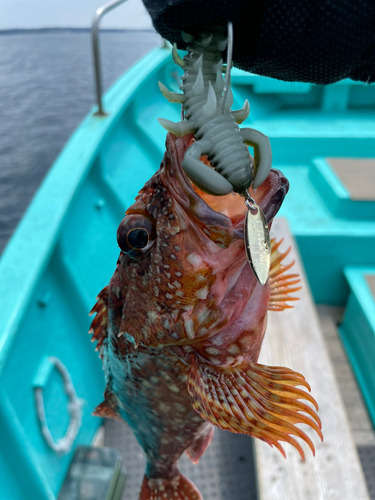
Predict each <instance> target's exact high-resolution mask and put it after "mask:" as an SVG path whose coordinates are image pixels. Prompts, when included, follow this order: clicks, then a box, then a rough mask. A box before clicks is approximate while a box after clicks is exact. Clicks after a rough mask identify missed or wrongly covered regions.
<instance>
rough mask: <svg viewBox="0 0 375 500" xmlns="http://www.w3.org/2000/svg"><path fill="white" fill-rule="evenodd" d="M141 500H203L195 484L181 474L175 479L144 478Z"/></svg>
mask: <svg viewBox="0 0 375 500" xmlns="http://www.w3.org/2000/svg"><path fill="white" fill-rule="evenodd" d="M139 500H203V498H202V495H201V494H200V493H199V491H198V489H197V488H196V487H195V486H194V484H193V483H192V482H191V481H189V479H188V478H187V477H185V476H184V475H183V474H181V472H178V476H176V477H175V478H173V479H163V478H156V479H148V478H147V476H145V477H144V478H143V483H142V488H141V493H140V495H139Z"/></svg>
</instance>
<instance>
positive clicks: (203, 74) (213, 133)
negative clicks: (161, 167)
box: [159, 33, 272, 196]
mask: <svg viewBox="0 0 375 500" xmlns="http://www.w3.org/2000/svg"><path fill="white" fill-rule="evenodd" d="M182 36H183V39H184V40H185V41H186V43H187V44H188V45H187V51H188V54H187V55H186V56H185V57H184V58H183V59H182V58H181V57H180V56H179V55H178V52H177V47H176V45H174V46H173V50H172V55H173V59H174V62H175V63H176V64H177V65H178V66H180V67H181V68H183V69H184V74H183V76H182V77H181V78H182V85H181V86H180V88H181V90H182V91H183V94H179V93H175V92H170V91H169V90H168V89H167V88H166V87H165V85H163V84H162V83H161V82H159V88H160V90H161V92H162V94H163V95H164V96H165V97H166V98H167V99H168V101H169V102H175V103H180V104H182V109H183V115H184V116H185V118H186V119H185V120H183V121H180V122H178V123H174V122H172V121H170V120H166V119H164V118H159V123H160V124H161V125H162V126H163V127H164V128H165V129H167V130H168V131H169V132H172V133H173V134H175V135H177V136H182V135H185V134H187V133H189V132H194V134H195V137H196V142H194V143H193V144H192V145H191V146H190V148H189V149H188V150H187V151H186V154H185V158H184V161H183V167H184V169H185V171H186V173H187V175H188V176H189V177H190V178H191V180H192V181H193V182H194V183H195V184H196V185H198V186H199V187H201V188H202V189H203V190H204V191H206V192H208V193H210V194H213V195H219V196H220V195H225V194H228V193H230V192H232V191H233V190H234V191H236V192H238V193H241V194H242V193H243V192H244V191H245V190H247V189H248V188H249V187H250V185H251V184H253V187H254V188H256V187H258V186H260V184H262V182H263V181H264V180H265V179H266V177H267V176H268V173H269V171H270V168H271V163H272V153H271V146H270V143H269V139H268V137H267V136H266V135H264V134H262V133H261V132H259V131H257V130H254V129H251V128H239V126H238V124H241V123H242V122H243V121H244V120H246V118H247V117H248V116H249V112H250V106H249V102H248V101H247V100H246V101H245V103H244V105H243V108H242V109H240V110H237V111H231V107H232V105H233V93H232V90H231V88H230V85H228V86H227V88H224V87H225V82H224V79H223V75H222V72H223V60H222V52H223V51H224V50H225V48H226V46H227V38H226V37H225V36H223V35H222V34H211V35H209V36H207V35H206V36H205V35H201V36H197V37H193V36H192V35H187V34H186V33H183V34H182ZM229 52H230V51H228V59H229V58H231V54H229ZM227 81H229V78H227ZM247 145H248V146H251V147H253V148H254V161H252V160H253V159H252V157H251V156H250V155H249V151H248V148H247ZM202 155H207V156H208V159H209V160H210V161H211V164H212V165H213V167H214V169H212V168H210V167H209V166H208V165H206V164H205V163H203V162H201V161H200V157H201V156H202ZM252 163H253V164H252Z"/></svg>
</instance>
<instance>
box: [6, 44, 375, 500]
mask: <svg viewBox="0 0 375 500" xmlns="http://www.w3.org/2000/svg"><path fill="white" fill-rule="evenodd" d="M158 81H162V82H163V83H164V84H166V85H167V87H168V88H170V89H171V90H173V91H178V89H179V87H178V83H179V73H178V68H177V67H176V66H175V65H174V63H173V61H172V57H171V50H170V48H168V47H161V48H157V49H155V50H154V51H152V52H151V53H150V54H148V55H147V56H146V57H145V58H143V59H142V60H141V61H139V62H138V64H136V65H135V66H134V67H133V68H132V69H130V70H129V71H128V72H127V73H126V74H124V75H123V76H122V77H121V78H120V79H119V80H118V81H117V83H116V84H115V85H114V86H113V87H112V88H111V89H110V90H109V91H108V92H107V93H106V95H105V96H104V100H103V106H104V110H105V113H106V114H105V115H97V114H95V111H96V107H95V108H93V110H92V112H91V113H90V114H89V115H88V116H87V117H86V118H85V120H84V121H83V122H82V124H81V125H80V126H79V127H78V129H77V130H76V131H75V133H74V134H73V136H72V137H71V138H70V140H69V142H68V144H67V145H66V147H65V148H64V150H63V151H62V153H61V154H60V156H59V158H58V159H57V160H56V162H55V164H54V165H53V167H52V168H51V170H50V172H49V174H48V176H47V177H46V179H45V180H44V182H43V184H42V186H41V187H40V189H39V191H38V192H37V194H36V196H35V197H34V199H33V201H32V203H31V205H30V206H29V208H28V210H27V213H26V214H25V216H24V217H23V219H22V221H21V223H20V224H19V226H18V228H17V230H16V232H15V233H14V235H13V237H12V239H11V241H10V242H9V244H8V246H7V248H6V250H5V251H4V254H3V255H2V257H1V260H0V304H1V305H0V310H1V315H0V381H1V382H0V401H1V405H0V429H1V431H0V432H1V440H0V485H1V498H4V499H11V500H26V499H38V500H44V499H45V500H47V499H48V500H52V499H56V498H57V496H58V493H59V490H60V488H61V485H62V482H63V480H64V477H65V475H66V473H67V469H68V467H69V464H70V462H71V459H72V454H73V452H74V450H75V448H76V447H77V445H79V444H88V443H90V441H91V440H92V438H93V436H94V434H95V432H96V430H97V428H98V426H99V425H100V424H101V421H100V419H98V418H95V417H93V416H92V415H91V412H92V410H93V408H94V407H95V406H96V405H97V404H99V403H100V402H101V401H102V395H103V389H104V377H103V371H102V367H101V361H100V360H99V358H98V355H97V352H95V350H94V346H93V344H91V342H90V337H89V335H88V333H87V332H88V330H89V327H90V318H89V316H88V313H89V311H90V309H91V308H92V306H93V305H94V303H95V297H96V295H97V293H98V292H99V291H100V290H101V289H102V288H103V287H104V286H105V285H106V284H107V283H108V281H109V279H110V277H111V275H112V272H113V269H114V267H115V264H116V260H117V256H118V248H117V243H116V229H117V226H118V224H119V222H120V221H121V219H122V217H123V214H124V212H125V210H126V208H127V207H128V206H129V205H130V204H131V203H132V202H133V200H134V197H135V196H136V194H137V192H138V190H139V189H140V188H141V187H142V186H143V184H144V183H145V181H146V180H148V179H149V178H150V176H151V175H152V174H153V173H154V172H155V171H156V169H157V168H158V167H159V165H160V162H161V159H162V157H163V153H164V143H165V136H166V133H165V130H164V129H163V128H162V127H161V126H160V125H159V124H158V122H157V118H158V117H163V118H168V119H170V120H173V121H178V120H179V116H180V110H179V107H178V106H177V105H175V104H170V103H169V102H167V101H166V100H165V98H164V97H163V96H162V95H161V93H160V91H159V88H158V85H157V82H158ZM232 85H233V93H234V108H238V107H241V106H242V103H243V101H244V100H245V99H246V98H247V99H248V100H249V102H250V105H251V112H250V116H249V118H248V119H247V120H246V122H245V124H244V125H245V126H251V127H253V128H256V129H258V130H260V131H262V132H263V133H264V134H266V135H268V136H269V137H270V140H271V144H272V149H273V156H274V161H273V164H274V167H275V168H278V169H280V170H282V171H283V173H284V174H285V175H286V176H287V177H288V179H289V181H290V185H291V189H290V192H289V194H288V197H287V199H286V202H285V204H284V206H283V208H282V212H281V215H282V216H284V217H286V218H287V219H288V221H289V225H290V228H291V231H292V233H293V235H294V236H295V238H296V240H297V242H298V246H299V250H300V253H301V255H302V259H303V262H304V265H305V268H306V272H307V276H308V279H309V282H310V286H311V289H312V292H313V296H314V299H315V301H316V302H317V303H325V304H336V305H347V308H346V314H345V318H344V322H343V324H342V326H341V334H342V338H343V341H344V344H345V346H346V348H347V352H348V353H349V356H350V359H351V362H352V364H353V367H354V369H355V372H356V375H357V377H358V380H359V381H360V383H361V387H362V390H363V393H364V396H365V398H366V402H367V405H368V408H369V411H370V413H371V416H372V418H373V421H374V423H375V368H374V367H375V362H374V361H375V305H374V296H373V294H372V292H371V283H372V281H371V280H372V277H373V276H375V197H374V196H372V198H371V193H370V194H369V195H368V196H367V198H363V199H357V198H355V197H354V196H353V193H352V192H351V191H350V189H351V188H350V183H348V182H346V181H345V176H344V175H343V172H344V173H345V162H344V163H343V161H342V160H343V159H345V158H355V159H356V162H357V164H356V167H355V168H357V169H358V172H361V170H363V171H365V172H367V174H368V173H369V172H370V177H371V178H372V179H374V172H375V164H373V163H371V162H374V157H375V86H369V85H363V84H360V83H356V82H353V81H349V80H345V81H342V82H339V83H337V84H335V85H330V86H326V87H324V86H316V85H311V84H306V83H289V82H281V81H276V80H273V79H270V78H264V77H259V76H256V75H252V74H247V73H244V72H242V71H240V70H236V69H235V70H233V73H232ZM332 158H333V159H334V160H332ZM343 165H344V166H343ZM368 165H370V167H371V165H372V167H371V168H372V171H371V168H370V169H369V167H368ZM366 169H367V170H366ZM359 177H360V176H359ZM369 182H370V181H369V180H368V177H365V178H364V182H363V184H364V185H366V184H368V183H369ZM358 325H360V328H361V332H362V333H361V338H360V340H359V339H358V335H357V334H356V332H358ZM43 412H44V413H43ZM41 422H42V425H41ZM20 478H22V480H20Z"/></svg>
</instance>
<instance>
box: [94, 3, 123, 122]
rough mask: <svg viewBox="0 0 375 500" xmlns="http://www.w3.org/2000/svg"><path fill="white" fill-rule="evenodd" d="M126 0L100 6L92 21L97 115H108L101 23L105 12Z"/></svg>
mask: <svg viewBox="0 0 375 500" xmlns="http://www.w3.org/2000/svg"><path fill="white" fill-rule="evenodd" d="M124 2H126V0H116V1H115V2H111V3H109V4H107V5H104V6H103V7H99V9H97V11H96V12H95V17H94V22H93V23H92V28H91V35H92V49H93V55H94V71H95V87H96V100H97V103H98V111H97V112H96V113H94V114H95V115H96V116H106V114H107V113H105V112H104V110H103V103H102V69H101V64H100V50H99V23H100V21H101V19H102V17H103V16H105V14H107V13H108V12H110V11H111V10H113V9H115V8H116V7H118V6H119V5H121V4H122V3H124Z"/></svg>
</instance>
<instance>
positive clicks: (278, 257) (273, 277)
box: [268, 238, 301, 311]
mask: <svg viewBox="0 0 375 500" xmlns="http://www.w3.org/2000/svg"><path fill="white" fill-rule="evenodd" d="M282 242H283V239H281V240H279V241H278V242H276V240H275V238H273V239H272V240H271V267H270V273H269V278H268V280H269V283H270V287H271V295H270V300H269V303H268V310H269V311H283V310H284V309H291V308H292V307H293V306H292V305H290V304H287V302H289V301H292V300H299V297H291V296H290V295H289V294H290V293H294V292H297V291H298V290H301V287H300V286H297V287H296V286H295V285H296V284H298V283H300V281H301V280H300V277H299V275H298V274H291V273H290V274H286V271H288V270H289V269H290V268H291V267H292V266H293V265H294V260H293V261H292V262H291V263H290V264H287V265H284V264H283V263H282V262H283V260H284V259H285V257H286V256H287V255H288V254H289V252H290V249H291V247H289V248H288V249H287V250H286V251H285V252H284V253H281V252H279V246H280V245H281V243H282Z"/></svg>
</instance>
